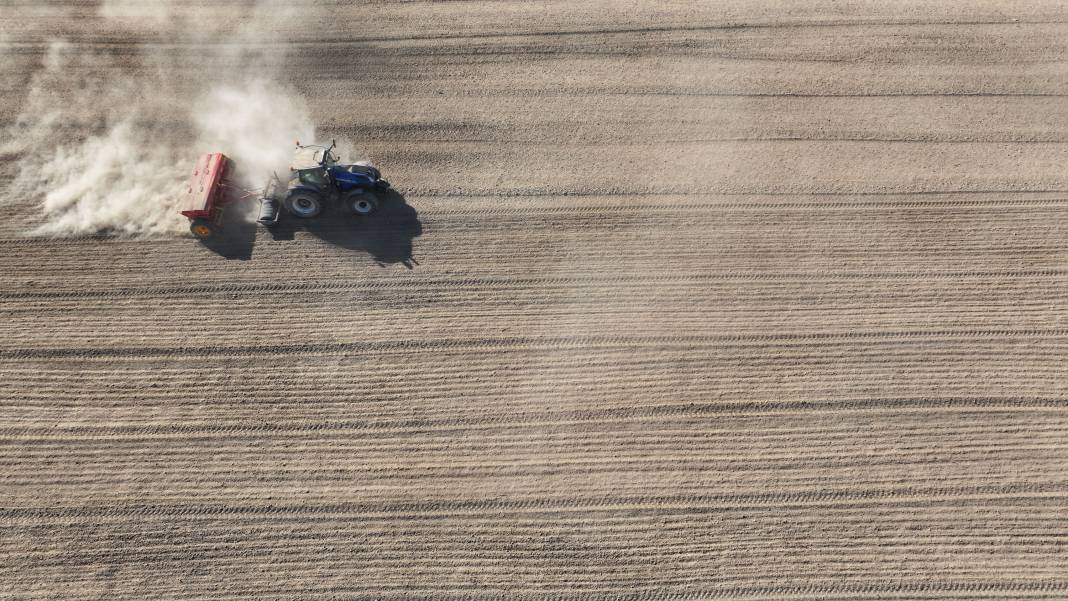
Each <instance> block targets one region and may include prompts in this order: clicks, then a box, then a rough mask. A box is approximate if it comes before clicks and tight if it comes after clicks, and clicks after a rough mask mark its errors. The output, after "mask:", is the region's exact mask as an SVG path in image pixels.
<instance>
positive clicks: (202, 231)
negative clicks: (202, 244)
mask: <svg viewBox="0 0 1068 601" xmlns="http://www.w3.org/2000/svg"><path fill="white" fill-rule="evenodd" d="M215 230H216V227H215V224H213V223H212V222H210V221H208V220H207V219H194V220H193V223H190V224H189V231H190V232H191V233H192V234H193V235H194V236H196V237H197V238H198V239H200V240H207V239H209V238H212V237H214V236H215Z"/></svg>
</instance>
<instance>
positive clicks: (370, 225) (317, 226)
mask: <svg viewBox="0 0 1068 601" xmlns="http://www.w3.org/2000/svg"><path fill="white" fill-rule="evenodd" d="M378 197H379V200H380V203H381V205H380V207H379V209H378V211H377V212H375V213H374V214H373V215H370V216H367V217H357V216H355V215H352V214H351V213H349V212H348V211H347V210H345V209H344V208H343V207H340V206H331V207H328V208H327V210H325V211H323V214H322V215H320V216H319V217H317V218H314V219H297V218H295V217H293V216H292V215H288V214H285V213H283V215H282V216H281V219H279V222H278V224H277V225H275V226H273V227H271V228H270V230H269V231H270V234H271V237H272V238H274V239H275V240H292V239H293V238H294V234H295V233H296V232H298V231H305V232H308V233H309V234H311V235H313V236H315V237H317V238H319V239H320V240H322V241H323V242H327V243H329V244H333V245H334V246H338V247H340V248H344V249H347V250H351V251H354V252H362V253H366V254H368V255H370V256H371V258H372V259H374V260H375V262H377V263H378V264H379V265H382V266H385V265H389V264H394V263H400V264H402V265H404V266H405V267H407V268H408V269H413V266H414V265H418V264H419V262H418V261H416V260H415V258H414V257H413V256H412V241H413V240H414V239H415V238H417V237H418V236H420V235H421V234H422V233H423V224H422V222H420V221H419V212H418V211H416V210H415V207H413V206H411V205H409V204H408V203H407V202H405V199H404V195H402V194H400V193H399V192H397V191H396V190H387V191H385V192H382V193H379V196H378Z"/></svg>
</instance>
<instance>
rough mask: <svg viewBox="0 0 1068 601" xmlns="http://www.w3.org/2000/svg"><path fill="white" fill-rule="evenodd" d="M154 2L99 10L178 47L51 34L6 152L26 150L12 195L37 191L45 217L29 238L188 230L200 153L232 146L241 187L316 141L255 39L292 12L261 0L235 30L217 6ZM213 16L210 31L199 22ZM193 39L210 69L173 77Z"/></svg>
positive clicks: (305, 114) (302, 107) (112, 1)
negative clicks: (121, 45)
mask: <svg viewBox="0 0 1068 601" xmlns="http://www.w3.org/2000/svg"><path fill="white" fill-rule="evenodd" d="M150 8H151V9H148V8H146V7H145V6H144V5H143V4H142V3H135V2H119V1H117V0H109V1H106V2H104V3H103V4H102V5H101V7H100V15H101V17H102V18H103V19H106V20H107V22H108V23H110V24H111V25H113V26H115V27H119V28H123V29H127V30H128V31H129V32H131V36H136V35H139V34H143V33H144V32H145V31H152V30H157V31H163V32H165V35H166V38H164V39H165V41H166V42H168V43H171V42H175V41H176V42H180V43H178V44H173V43H171V44H168V43H155V44H144V45H142V46H139V47H138V48H137V52H136V54H135V56H134V58H133V59H132V60H131V59H130V57H128V56H121V55H120V56H118V57H116V56H115V55H112V54H108V53H106V52H103V51H99V50H95V49H93V48H91V47H86V46H82V45H78V44H73V43H68V42H66V41H64V40H62V39H60V40H54V41H53V42H52V43H51V44H50V46H49V49H48V52H47V54H46V55H45V57H44V59H43V61H42V65H41V67H40V69H39V70H38V72H37V73H35V75H34V77H33V79H32V81H31V85H30V86H29V91H28V94H27V97H26V100H25V101H24V104H23V109H22V112H21V114H20V115H19V116H18V118H17V119H16V120H15V124H14V125H13V126H12V127H11V128H9V131H8V132H6V133H8V136H7V137H8V140H9V142H7V143H6V144H5V145H4V148H2V149H0V150H3V151H5V152H10V153H17V154H19V156H20V163H19V169H20V172H19V174H18V175H17V177H16V178H15V182H14V184H13V186H12V189H13V190H17V191H18V195H17V196H18V199H16V198H11V199H8V200H7V202H25V199H27V198H32V199H34V201H35V202H36V203H37V205H38V207H39V210H40V214H41V217H42V219H41V220H40V221H39V222H38V223H39V225H38V226H37V227H36V228H35V229H34V230H33V231H32V233H33V234H36V235H48V236H66V235H85V234H95V233H100V232H107V233H114V234H122V235H158V234H165V233H169V232H174V233H178V232H182V231H183V230H184V229H185V227H186V226H187V222H186V220H185V219H184V218H183V217H182V216H181V215H179V214H178V213H177V211H178V209H179V206H180V203H181V198H182V195H183V192H184V189H185V182H186V179H187V177H188V173H189V171H190V170H191V168H192V165H193V163H194V162H195V160H196V158H197V156H198V155H200V154H203V153H205V152H223V153H226V154H227V155H229V156H230V157H231V158H233V159H234V160H235V161H236V163H237V164H238V166H239V169H240V176H241V177H242V180H243V181H242V182H241V183H242V184H243V185H245V186H246V187H248V188H257V187H260V186H262V185H263V184H264V182H265V181H266V178H267V176H268V175H269V174H270V173H271V171H275V170H281V169H284V168H285V167H286V162H287V159H288V157H289V156H290V153H291V151H292V144H293V141H294V140H297V139H300V140H312V139H314V135H315V126H314V124H313V122H312V119H311V116H310V112H309V110H308V107H307V105H306V103H305V102H304V101H303V99H302V98H301V97H300V95H299V94H298V93H297V92H296V91H295V90H293V89H291V88H289V87H287V86H286V85H285V84H283V83H282V82H281V77H280V71H279V69H278V68H277V67H278V65H277V61H278V59H279V57H278V56H273V57H269V58H267V57H265V56H264V55H263V53H262V52H257V51H256V44H255V43H254V42H253V41H254V40H262V39H267V38H269V37H270V35H269V34H270V33H271V32H272V31H273V30H275V29H277V27H278V23H279V20H281V19H287V18H292V17H293V15H292V14H291V12H290V11H288V10H283V9H279V7H278V5H275V4H272V3H266V2H261V3H259V4H257V5H256V6H255V7H252V8H250V18H249V19H247V20H244V21H242V22H241V23H239V24H235V25H232V26H231V27H230V29H229V30H227V29H226V28H227V25H226V23H227V22H226V20H225V19H218V18H211V15H210V14H208V15H205V14H201V12H202V11H209V12H210V11H211V10H213V9H212V7H207V8H196V7H192V8H191V7H189V6H188V5H186V4H182V3H172V2H160V3H156V4H153V5H152V6H151V7H150ZM190 11H192V12H190ZM305 17H307V15H305ZM205 22H207V23H212V24H213V25H212V28H211V29H209V30H207V31H205V30H204V29H203V28H202V27H200V26H199V24H200V23H205ZM146 24H147V25H146ZM194 25H197V26H194ZM276 47H277V46H276ZM189 48H194V49H195V50H194V51H196V52H199V53H200V54H198V57H203V58H202V63H203V64H204V65H205V69H204V70H203V71H201V72H197V73H192V74H189V73H186V74H185V75H184V77H185V78H186V79H184V80H182V81H176V80H175V78H174V76H173V75H172V73H173V72H174V69H173V67H174V66H175V64H177V62H178V61H176V60H175V57H174V55H173V54H172V53H175V52H189V51H190V50H189ZM249 48H251V50H249ZM272 61H273V62H272ZM248 73H255V76H252V77H250V76H248V75H246V74H248ZM72 74H73V77H72Z"/></svg>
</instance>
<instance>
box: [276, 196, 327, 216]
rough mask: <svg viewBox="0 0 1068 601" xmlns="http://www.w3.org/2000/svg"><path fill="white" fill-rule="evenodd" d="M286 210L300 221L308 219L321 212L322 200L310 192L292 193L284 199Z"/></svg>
mask: <svg viewBox="0 0 1068 601" xmlns="http://www.w3.org/2000/svg"><path fill="white" fill-rule="evenodd" d="M285 206H286V210H287V211H289V212H290V213H291V214H293V215H295V216H297V217H300V218H301V219H310V218H312V217H315V216H316V215H318V214H319V213H321V212H322V211H323V200H322V199H321V198H319V197H318V196H316V195H315V194H311V193H310V192H294V193H293V194H290V195H289V198H286V202H285Z"/></svg>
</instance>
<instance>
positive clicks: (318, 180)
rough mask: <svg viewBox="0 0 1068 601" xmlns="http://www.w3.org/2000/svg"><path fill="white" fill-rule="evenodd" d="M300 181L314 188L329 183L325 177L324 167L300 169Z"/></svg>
mask: <svg viewBox="0 0 1068 601" xmlns="http://www.w3.org/2000/svg"><path fill="white" fill-rule="evenodd" d="M300 181H301V183H303V184H307V185H309V186H315V187H316V188H322V187H325V186H327V185H329V184H330V179H329V178H328V177H326V170H325V169H304V170H302V171H300Z"/></svg>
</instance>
